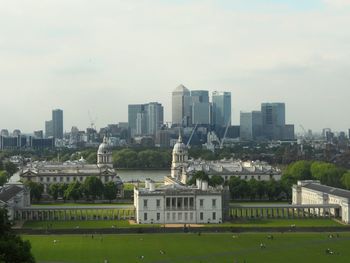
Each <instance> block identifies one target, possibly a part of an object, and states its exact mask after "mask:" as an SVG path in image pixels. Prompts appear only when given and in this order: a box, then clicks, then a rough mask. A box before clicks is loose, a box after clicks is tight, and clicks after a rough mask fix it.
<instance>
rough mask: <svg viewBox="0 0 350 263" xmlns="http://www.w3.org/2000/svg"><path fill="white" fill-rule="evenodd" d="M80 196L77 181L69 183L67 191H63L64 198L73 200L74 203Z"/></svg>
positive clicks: (79, 186)
mask: <svg viewBox="0 0 350 263" xmlns="http://www.w3.org/2000/svg"><path fill="white" fill-rule="evenodd" d="M82 195H83V193H82V187H81V184H80V183H79V182H78V181H76V182H72V183H70V184H69V185H68V187H67V189H66V190H65V191H64V198H65V199H73V200H74V202H76V201H77V200H78V199H80V198H81V197H82Z"/></svg>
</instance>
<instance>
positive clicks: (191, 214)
mask: <svg viewBox="0 0 350 263" xmlns="http://www.w3.org/2000/svg"><path fill="white" fill-rule="evenodd" d="M190 220H191V221H192V220H193V213H190Z"/></svg>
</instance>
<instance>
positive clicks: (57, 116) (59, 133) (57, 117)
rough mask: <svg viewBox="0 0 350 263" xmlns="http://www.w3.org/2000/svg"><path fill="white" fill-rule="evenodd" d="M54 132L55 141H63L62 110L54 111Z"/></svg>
mask: <svg viewBox="0 0 350 263" xmlns="http://www.w3.org/2000/svg"><path fill="white" fill-rule="evenodd" d="M52 132H53V137H54V138H55V139H63V111H62V110H60V109H55V110H53V111H52Z"/></svg>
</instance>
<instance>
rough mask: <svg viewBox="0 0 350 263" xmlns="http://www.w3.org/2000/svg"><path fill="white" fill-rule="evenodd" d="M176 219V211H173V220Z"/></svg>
mask: <svg viewBox="0 0 350 263" xmlns="http://www.w3.org/2000/svg"><path fill="white" fill-rule="evenodd" d="M175 220H176V213H173V221H175Z"/></svg>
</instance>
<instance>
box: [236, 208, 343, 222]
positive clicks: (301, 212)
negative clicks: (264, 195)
mask: <svg viewBox="0 0 350 263" xmlns="http://www.w3.org/2000/svg"><path fill="white" fill-rule="evenodd" d="M335 209H336V208H325V207H308V208H294V207H293V208H290V207H231V208H230V217H231V218H287V219H288V218H315V217H317V218H331V217H335V216H336V213H335V212H334V211H335Z"/></svg>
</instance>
